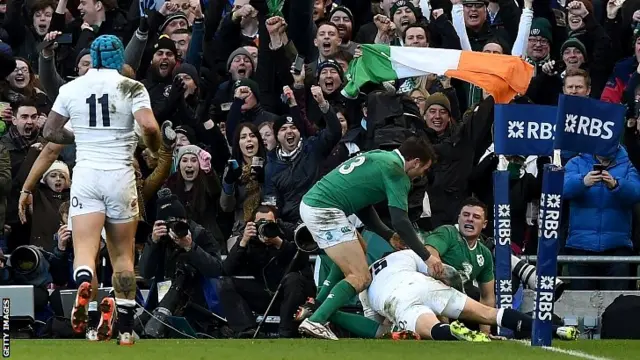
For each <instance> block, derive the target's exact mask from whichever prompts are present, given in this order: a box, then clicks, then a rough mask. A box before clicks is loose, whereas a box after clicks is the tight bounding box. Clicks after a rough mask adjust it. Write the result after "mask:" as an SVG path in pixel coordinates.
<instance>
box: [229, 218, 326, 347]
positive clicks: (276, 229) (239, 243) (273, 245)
mask: <svg viewBox="0 0 640 360" xmlns="http://www.w3.org/2000/svg"><path fill="white" fill-rule="evenodd" d="M253 219H254V220H253V222H251V221H249V222H247V224H246V226H245V229H244V233H243V235H242V236H239V237H238V239H237V240H236V243H235V245H234V246H233V247H232V248H231V250H230V251H229V255H228V256H227V259H226V260H225V261H224V264H223V265H224V274H225V277H224V278H223V279H222V281H221V282H220V289H219V296H220V301H221V303H222V307H223V309H224V312H225V315H226V317H227V321H228V322H229V327H231V329H232V330H233V331H234V332H235V333H236V336H237V337H240V338H242V337H251V336H252V335H253V332H254V331H255V329H256V327H257V323H256V315H254V314H253V313H257V314H259V315H262V314H263V313H264V311H266V309H267V306H268V305H269V302H270V301H271V299H272V297H273V296H274V292H275V291H276V289H277V288H278V285H279V284H280V282H281V281H282V288H281V290H280V292H279V293H278V296H277V298H276V302H275V303H274V306H273V307H272V309H279V311H278V315H279V316H280V326H279V335H280V337H282V338H291V337H294V336H296V334H297V331H296V328H297V326H295V325H294V323H293V315H294V313H295V311H296V310H297V308H298V306H300V305H302V304H303V303H304V302H305V299H306V298H307V297H310V296H313V295H314V294H315V291H316V289H315V283H314V281H313V272H312V270H311V266H310V264H309V257H308V255H307V254H300V255H299V256H298V257H297V258H296V259H295V263H294V264H292V266H291V270H290V272H289V273H285V272H286V270H287V268H288V266H289V265H290V264H291V262H292V261H294V256H295V253H296V251H297V247H296V245H295V244H294V242H293V235H287V234H286V232H285V231H283V229H282V228H281V227H280V226H279V225H278V223H277V221H276V210H275V209H274V208H273V207H271V206H267V205H260V206H259V207H258V208H257V209H256V211H255V213H254V216H253ZM247 275H250V276H253V279H246V278H239V276H247ZM269 315H272V314H269Z"/></svg>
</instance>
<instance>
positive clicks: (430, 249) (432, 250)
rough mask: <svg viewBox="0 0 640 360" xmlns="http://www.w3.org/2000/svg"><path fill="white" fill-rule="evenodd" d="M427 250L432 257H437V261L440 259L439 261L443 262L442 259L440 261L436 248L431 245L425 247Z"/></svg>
mask: <svg viewBox="0 0 640 360" xmlns="http://www.w3.org/2000/svg"><path fill="white" fill-rule="evenodd" d="M425 248H426V249H427V251H428V252H429V254H431V256H433V257H435V258H436V259H438V260H441V261H442V259H440V253H439V252H438V250H436V248H434V247H433V246H431V245H426V246H425Z"/></svg>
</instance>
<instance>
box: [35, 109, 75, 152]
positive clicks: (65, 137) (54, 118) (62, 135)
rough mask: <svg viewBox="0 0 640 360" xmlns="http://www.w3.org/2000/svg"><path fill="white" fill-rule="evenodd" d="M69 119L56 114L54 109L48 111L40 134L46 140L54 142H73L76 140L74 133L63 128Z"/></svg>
mask: <svg viewBox="0 0 640 360" xmlns="http://www.w3.org/2000/svg"><path fill="white" fill-rule="evenodd" d="M67 121H69V118H67V117H64V116H62V115H60V114H58V113H57V112H55V111H53V110H52V111H50V112H49V117H48V118H47V122H46V123H44V129H42V135H43V136H44V138H45V139H47V140H48V141H51V142H54V143H56V144H65V145H68V144H73V143H74V141H75V140H76V137H75V135H73V133H72V132H71V131H69V130H67V129H65V128H64V124H66V123H67Z"/></svg>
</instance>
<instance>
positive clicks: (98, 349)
mask: <svg viewBox="0 0 640 360" xmlns="http://www.w3.org/2000/svg"><path fill="white" fill-rule="evenodd" d="M553 347H555V348H559V349H565V350H573V351H578V352H580V353H582V354H584V355H590V356H592V357H591V359H592V360H596V357H601V358H606V359H611V360H614V359H615V360H637V359H640V340H639V341H633V340H629V341H613V340H591V341H589V340H582V341H575V342H562V341H554V343H553ZM10 358H11V359H28V360H45V359H61V360H76V359H78V360H87V359H91V360H100V359H105V360H107V359H108V360H116V359H123V360H124V359H126V360H146V359H149V360H162V359H167V360H209V359H224V360H227V359H242V360H254V359H255V360H271V359H273V360H284V359H292V360H316V359H318V360H372V359H389V360H399V359H402V360H404V359H440V360H476V359H492V360H504V359H516V360H528V359H541V360H546V359H549V360H555V359H573V360H576V359H580V358H583V359H589V357H584V356H583V357H578V356H575V355H569V354H564V353H557V352H551V351H548V350H544V349H538V348H531V347H527V346H525V345H523V344H520V343H517V342H513V341H493V342H491V343H467V342H436V341H391V340H351V339H345V340H340V341H322V340H311V339H304V340H302V339H296V340H141V341H139V342H138V343H136V344H135V345H134V346H133V347H119V346H116V345H115V342H111V343H90V342H87V341H84V340H14V341H12V342H11V357H10Z"/></svg>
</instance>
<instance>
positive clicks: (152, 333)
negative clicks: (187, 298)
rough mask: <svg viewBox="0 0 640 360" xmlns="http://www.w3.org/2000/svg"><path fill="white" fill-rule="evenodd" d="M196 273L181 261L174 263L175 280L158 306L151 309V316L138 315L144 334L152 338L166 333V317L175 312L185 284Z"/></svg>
mask: <svg viewBox="0 0 640 360" xmlns="http://www.w3.org/2000/svg"><path fill="white" fill-rule="evenodd" d="M196 275H197V270H196V269H195V268H194V267H193V266H191V265H189V264H185V263H183V262H180V261H178V263H177V264H176V276H175V281H173V282H172V284H171V287H170V288H169V291H167V293H166V294H165V296H164V297H163V298H162V300H161V301H160V303H159V304H158V307H157V308H156V309H155V310H153V316H148V314H146V313H145V314H143V315H144V316H141V317H140V322H141V323H143V324H145V325H144V332H143V333H144V335H145V336H146V337H149V338H153V339H161V338H163V337H165V335H166V332H167V331H166V330H167V329H166V326H165V324H166V323H167V317H169V316H173V314H174V313H175V312H176V310H177V308H178V305H179V304H180V302H181V300H182V295H183V293H184V290H185V289H184V288H185V284H186V283H187V282H189V281H190V280H191V279H193V278H194V277H195V276H196Z"/></svg>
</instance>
